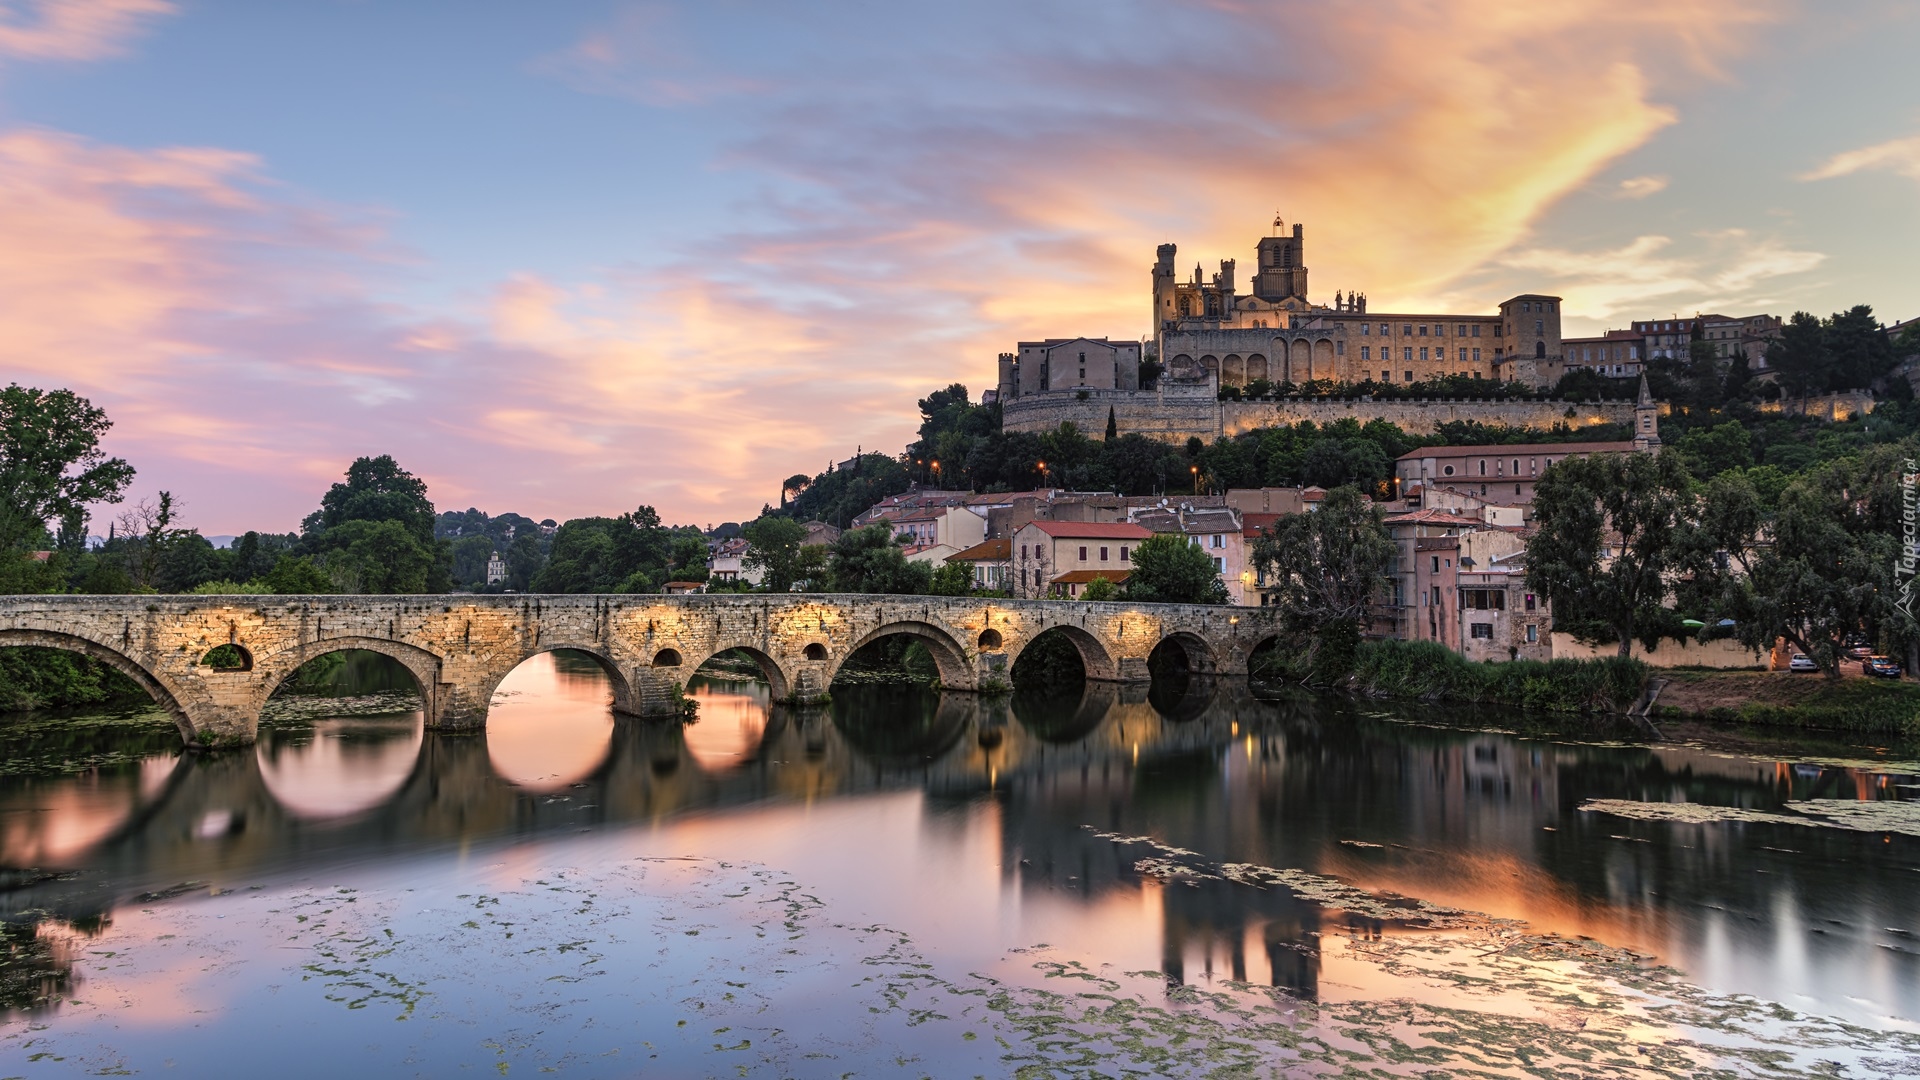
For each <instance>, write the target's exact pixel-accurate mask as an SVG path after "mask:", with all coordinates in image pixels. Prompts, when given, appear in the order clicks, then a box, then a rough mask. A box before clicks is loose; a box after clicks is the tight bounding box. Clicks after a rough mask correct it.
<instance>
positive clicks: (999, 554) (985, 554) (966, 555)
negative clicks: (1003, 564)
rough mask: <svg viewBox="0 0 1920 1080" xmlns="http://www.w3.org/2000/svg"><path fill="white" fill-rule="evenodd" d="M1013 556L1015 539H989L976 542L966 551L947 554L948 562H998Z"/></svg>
mask: <svg viewBox="0 0 1920 1080" xmlns="http://www.w3.org/2000/svg"><path fill="white" fill-rule="evenodd" d="M1011 558H1013V541H1012V540H1010V539H1000V540H988V541H986V542H985V543H982V544H975V545H973V546H972V547H970V548H967V549H966V550H965V551H959V552H955V553H954V554H952V555H949V556H947V561H948V562H998V561H999V560H1001V559H1011Z"/></svg>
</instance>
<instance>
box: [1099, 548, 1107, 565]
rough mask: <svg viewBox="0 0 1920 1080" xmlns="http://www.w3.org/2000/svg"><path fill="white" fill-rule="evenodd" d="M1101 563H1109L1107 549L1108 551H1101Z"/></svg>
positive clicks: (1103, 549) (1102, 549)
mask: <svg viewBox="0 0 1920 1080" xmlns="http://www.w3.org/2000/svg"><path fill="white" fill-rule="evenodd" d="M1100 561H1101V562H1106V561H1107V549H1106V548H1101V549H1100Z"/></svg>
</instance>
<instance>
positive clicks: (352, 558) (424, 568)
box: [300, 454, 453, 593]
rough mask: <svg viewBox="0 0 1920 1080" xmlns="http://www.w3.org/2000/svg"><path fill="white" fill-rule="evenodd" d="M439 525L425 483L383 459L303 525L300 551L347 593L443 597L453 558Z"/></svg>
mask: <svg viewBox="0 0 1920 1080" xmlns="http://www.w3.org/2000/svg"><path fill="white" fill-rule="evenodd" d="M434 523H435V515H434V511H433V503H432V502H431V501H429V500H428V499H427V485H426V481H424V480H421V479H420V478H418V477H416V476H414V475H413V474H412V473H410V472H408V471H406V470H405V469H403V468H401V467H400V465H399V463H398V462H396V461H394V460H393V458H392V457H391V456H388V455H386V454H382V455H380V456H379V457H377V458H366V457H363V458H356V459H354V462H353V464H351V465H349V466H347V478H346V480H345V482H343V483H338V484H335V485H333V486H332V487H331V488H329V489H327V493H326V494H325V495H323V496H321V498H320V509H319V510H316V511H315V512H313V513H312V514H310V515H308V516H307V519H306V521H304V522H302V523H301V541H300V543H301V547H302V549H303V554H307V555H312V556H314V558H315V561H316V562H318V563H320V564H321V565H322V566H323V567H324V568H325V569H326V571H327V573H328V574H329V575H330V576H331V577H332V578H333V579H334V582H335V584H336V585H337V586H338V587H339V589H340V590H341V591H343V592H360V593H402V592H404V593H429V592H431V593H441V592H446V591H447V590H448V589H449V588H451V587H452V584H453V582H452V576H451V573H450V569H451V566H452V562H453V552H452V544H451V543H449V542H447V541H444V540H436V539H435V538H434Z"/></svg>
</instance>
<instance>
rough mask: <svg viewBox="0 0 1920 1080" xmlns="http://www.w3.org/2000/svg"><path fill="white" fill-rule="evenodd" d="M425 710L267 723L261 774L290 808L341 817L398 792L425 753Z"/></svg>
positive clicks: (314, 815)
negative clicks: (296, 724)
mask: <svg viewBox="0 0 1920 1080" xmlns="http://www.w3.org/2000/svg"><path fill="white" fill-rule="evenodd" d="M424 722H425V714H423V713H421V712H419V711H417V710H416V711H414V712H408V713H400V714H395V715H387V716H335V717H325V718H322V719H319V720H315V721H312V722H311V723H308V724H304V725H301V726H299V727H297V728H293V729H287V728H262V729H261V731H260V741H259V743H258V744H257V746H256V749H255V752H256V753H257V754H258V755H259V758H260V778H261V780H262V781H263V782H264V783H265V784H266V785H267V790H268V791H270V792H272V793H273V797H274V798H275V799H276V800H278V801H279V803H280V805H282V806H284V807H285V808H286V809H287V810H288V811H290V812H291V813H293V814H296V815H299V816H301V817H311V818H334V817H343V816H346V815H349V814H356V813H360V812H361V811H364V810H368V809H371V808H372V807H375V806H378V805H380V804H381V803H384V802H386V801H387V800H388V799H390V798H392V797H393V793H394V792H396V791H398V790H400V785H401V784H404V783H406V780H407V776H408V774H409V773H411V772H413V768H414V764H415V762H417V761H418V760H419V757H420V740H421V737H422V734H423V727H424Z"/></svg>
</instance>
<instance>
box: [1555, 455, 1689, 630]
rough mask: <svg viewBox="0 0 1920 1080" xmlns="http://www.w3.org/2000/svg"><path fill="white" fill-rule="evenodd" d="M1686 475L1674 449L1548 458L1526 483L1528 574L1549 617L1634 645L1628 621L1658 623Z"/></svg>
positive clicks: (1674, 555)
mask: <svg viewBox="0 0 1920 1080" xmlns="http://www.w3.org/2000/svg"><path fill="white" fill-rule="evenodd" d="M1690 483H1691V478H1690V477H1689V476H1688V475H1687V470H1686V467H1685V466H1684V465H1682V464H1681V463H1680V458H1679V457H1678V455H1675V454H1673V453H1664V454H1661V455H1659V456H1658V457H1653V456H1650V455H1647V454H1633V453H1630V454H1593V455H1589V456H1586V457H1575V458H1567V459H1564V460H1561V461H1557V462H1555V463H1554V464H1553V465H1552V466H1550V467H1549V468H1548V469H1547V471H1546V472H1545V473H1544V474H1542V475H1541V477H1540V482H1539V484H1538V485H1537V486H1536V487H1535V489H1534V496H1533V516H1534V524H1535V532H1534V534H1533V536H1532V537H1531V538H1530V539H1529V540H1528V541H1527V580H1528V581H1529V582H1530V583H1532V584H1533V585H1535V586H1537V587H1538V588H1539V589H1540V591H1541V592H1543V593H1545V594H1546V595H1547V597H1548V599H1549V601H1550V602H1551V603H1552V605H1553V611H1554V617H1555V621H1556V623H1562V620H1565V621H1566V622H1565V623H1562V625H1563V626H1564V627H1565V628H1567V629H1571V630H1573V631H1574V632H1575V634H1576V636H1580V637H1584V638H1586V639H1588V640H1592V639H1594V638H1595V637H1596V636H1597V635H1595V634H1593V633H1591V632H1590V631H1589V630H1587V629H1586V628H1585V627H1583V626H1575V625H1568V624H1571V622H1572V620H1574V619H1575V618H1584V619H1585V620H1590V621H1591V622H1592V623H1597V624H1599V625H1600V626H1602V627H1604V628H1605V629H1606V630H1607V631H1609V632H1611V633H1612V634H1613V635H1614V637H1615V638H1616V639H1617V640H1618V641H1619V655H1620V657H1621V658H1622V659H1626V658H1628V657H1630V656H1631V655H1632V654H1633V641H1634V635H1635V633H1636V631H1639V630H1641V629H1643V628H1649V627H1652V626H1655V625H1657V624H1658V622H1659V620H1660V616H1661V613H1662V612H1664V611H1665V610H1666V609H1665V607H1664V601H1665V600H1666V594H1667V585H1666V575H1667V572H1668V571H1669V570H1670V569H1672V568H1673V567H1674V566H1675V564H1676V561H1677V559H1678V558H1679V557H1680V552H1679V550H1678V548H1677V547H1676V543H1675V540H1676V533H1677V532H1678V531H1679V530H1680V529H1681V528H1682V527H1683V524H1684V521H1685V517H1684V515H1685V514H1686V512H1687V510H1688V501H1689V500H1688V496H1687V492H1688V486H1689V484H1690Z"/></svg>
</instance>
